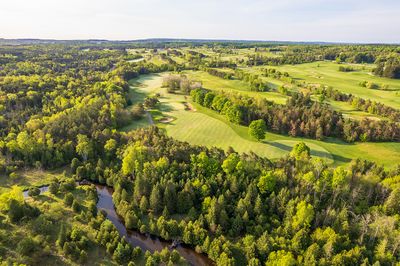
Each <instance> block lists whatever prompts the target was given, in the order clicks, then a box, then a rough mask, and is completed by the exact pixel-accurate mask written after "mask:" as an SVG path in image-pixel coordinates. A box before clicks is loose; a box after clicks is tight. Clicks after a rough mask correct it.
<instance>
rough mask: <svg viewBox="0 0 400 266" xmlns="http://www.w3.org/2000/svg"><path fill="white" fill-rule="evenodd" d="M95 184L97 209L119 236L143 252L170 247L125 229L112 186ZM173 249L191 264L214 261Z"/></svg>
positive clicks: (187, 250) (183, 248) (180, 248)
mask: <svg viewBox="0 0 400 266" xmlns="http://www.w3.org/2000/svg"><path fill="white" fill-rule="evenodd" d="M94 185H95V186H96V190H97V195H98V196H99V200H98V202H97V205H96V206H97V209H98V210H100V211H101V210H102V211H104V212H105V213H106V214H107V219H109V220H110V221H111V222H112V223H113V224H114V225H115V227H116V228H117V230H118V232H119V234H120V235H121V236H125V238H126V240H127V241H128V242H129V243H130V244H131V245H132V246H133V247H137V246H138V247H140V248H141V249H142V250H143V251H144V252H146V251H147V250H148V251H150V252H154V251H161V250H162V249H163V248H165V247H167V248H169V249H171V245H172V242H171V241H167V240H163V239H161V238H159V237H156V236H151V235H149V234H142V233H140V232H138V231H135V230H128V229H126V227H125V225H124V222H123V220H122V219H121V217H119V216H118V214H117V213H116V211H115V206H114V203H113V201H112V194H113V188H111V187H107V186H104V185H99V184H94ZM39 189H40V193H44V192H46V191H48V190H49V187H48V186H43V187H40V188H39ZM23 193H24V197H25V198H26V197H29V196H28V191H27V190H26V191H24V192H23ZM175 249H176V250H177V251H178V252H179V254H180V255H181V256H182V257H184V258H185V259H186V261H187V262H189V263H190V264H191V265H201V266H203V265H214V263H213V262H212V261H211V260H210V259H209V258H208V257H207V256H205V255H203V254H199V253H197V252H196V251H194V250H193V249H192V248H190V247H188V246H186V245H183V244H178V245H177V246H176V247H175Z"/></svg>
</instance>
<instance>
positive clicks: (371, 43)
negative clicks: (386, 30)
mask: <svg viewBox="0 0 400 266" xmlns="http://www.w3.org/2000/svg"><path fill="white" fill-rule="evenodd" d="M0 40H7V41H13V40H14V41H56V42H68V41H78V42H79V41H80V42H85V41H89V42H91V41H93V42H94V41H103V42H144V41H150V42H151V41H162V42H168V41H188V42H190V41H197V42H260V43H277V44H279V43H293V44H296V43H309V44H362V45H400V41H399V42H353V41H324V40H315V41H305V40H262V39H222V38H221V39H220V38H169V37H160V38H158V37H150V38H137V39H106V38H88V39H58V38H35V37H17V38H4V37H1V36H0Z"/></svg>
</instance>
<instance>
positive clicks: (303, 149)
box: [290, 142, 311, 159]
mask: <svg viewBox="0 0 400 266" xmlns="http://www.w3.org/2000/svg"><path fill="white" fill-rule="evenodd" d="M310 153H311V152H310V148H309V147H308V146H307V145H306V144H305V143H304V142H299V143H297V144H296V145H294V147H293V149H292V151H291V152H290V156H292V157H295V158H296V159H301V158H306V159H308V158H309V157H310Z"/></svg>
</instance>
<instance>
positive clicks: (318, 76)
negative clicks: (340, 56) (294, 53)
mask: <svg viewBox="0 0 400 266" xmlns="http://www.w3.org/2000/svg"><path fill="white" fill-rule="evenodd" d="M339 66H340V65H338V64H336V63H334V62H328V61H324V62H314V63H308V64H300V65H283V66H274V67H273V68H276V69H278V70H280V71H287V72H288V73H289V74H290V76H291V77H294V78H296V79H297V80H300V81H301V80H304V81H305V82H307V83H314V84H322V85H327V86H332V87H333V88H335V89H338V90H340V91H342V92H345V93H349V94H350V93H351V94H353V95H356V96H359V97H361V98H364V99H371V100H374V101H377V102H381V103H383V104H386V105H388V106H391V107H394V108H400V80H396V79H389V78H381V77H377V76H374V75H372V73H371V71H372V69H373V65H355V66H356V68H357V69H358V70H357V71H353V72H340V71H339V70H338V69H339ZM363 67H364V68H365V69H363ZM362 81H370V82H373V83H376V84H378V85H382V84H386V85H388V86H389V89H390V90H388V91H384V90H372V89H367V88H364V87H361V86H360V85H359V83H360V82H362Z"/></svg>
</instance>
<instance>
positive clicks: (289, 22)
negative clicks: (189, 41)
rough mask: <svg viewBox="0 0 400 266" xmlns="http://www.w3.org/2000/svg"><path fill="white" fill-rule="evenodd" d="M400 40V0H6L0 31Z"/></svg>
mask: <svg viewBox="0 0 400 266" xmlns="http://www.w3.org/2000/svg"><path fill="white" fill-rule="evenodd" d="M1 37H2V38H52V39H89V38H97V39H111V40H127V39H141V38H203V39H248V40H281V41H282V40H289V41H335V42H387V43H394V42H395V43H400V0H376V1H371V0H324V1H323V0H297V1H296V0H274V1H271V0H264V1H259V0H219V1H212V0H196V1H184V0H164V1H162V0H113V1H106V0H0V38H1Z"/></svg>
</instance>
